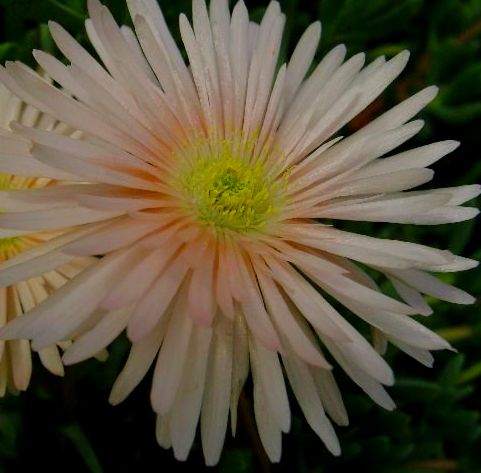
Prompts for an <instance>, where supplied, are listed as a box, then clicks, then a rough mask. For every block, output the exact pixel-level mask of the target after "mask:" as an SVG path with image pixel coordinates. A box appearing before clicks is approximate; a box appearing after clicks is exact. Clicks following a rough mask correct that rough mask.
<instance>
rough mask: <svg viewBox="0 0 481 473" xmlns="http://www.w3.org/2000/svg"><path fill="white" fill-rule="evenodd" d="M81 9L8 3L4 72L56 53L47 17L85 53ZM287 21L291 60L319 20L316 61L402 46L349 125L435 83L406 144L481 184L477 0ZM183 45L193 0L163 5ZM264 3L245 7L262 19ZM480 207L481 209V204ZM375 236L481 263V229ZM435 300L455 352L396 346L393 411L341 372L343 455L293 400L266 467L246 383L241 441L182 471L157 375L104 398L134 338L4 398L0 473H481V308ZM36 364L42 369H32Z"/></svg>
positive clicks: (375, 3)
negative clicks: (215, 458) (169, 440)
mask: <svg viewBox="0 0 481 473" xmlns="http://www.w3.org/2000/svg"><path fill="white" fill-rule="evenodd" d="M85 3H86V2H85V1H84V0H65V1H60V0H58V1H55V0H30V1H29V0H0V28H1V29H0V62H1V63H3V62H4V61H6V60H14V59H19V60H22V61H24V62H27V63H29V64H31V65H32V64H33V63H32V58H31V54H30V51H31V49H32V48H41V49H46V50H50V51H53V52H55V53H58V51H56V50H55V48H54V46H53V44H52V42H51V39H50V36H49V34H48V30H47V27H46V25H45V23H46V21H48V20H49V19H54V20H56V21H58V22H60V23H61V24H62V25H63V26H65V27H66V28H67V29H68V30H69V31H70V32H71V33H73V34H74V35H75V36H76V37H77V39H78V40H79V41H80V42H81V43H82V44H84V45H85V46H87V47H88V43H87V41H86V36H85V33H84V29H83V21H84V19H85V16H86V12H85V9H86V7H85ZM105 3H106V4H107V5H108V6H109V7H111V9H112V10H113V12H114V15H115V17H116V18H117V20H118V21H119V22H121V23H126V24H128V23H129V18H128V14H127V10H126V7H125V4H124V2H123V1H122V0H110V1H106V2H105ZM280 3H281V5H282V8H283V10H284V12H285V13H286V14H287V26H286V35H285V43H284V47H283V55H284V57H287V56H286V55H288V54H289V52H291V51H292V49H293V46H294V45H295V41H296V39H298V38H299V37H300V35H301V34H302V31H303V30H304V29H305V28H306V27H307V26H308V25H309V23H311V22H312V21H315V20H318V19H320V20H321V21H322V23H323V34H322V42H321V47H320V50H319V53H318V58H320V57H322V55H323V54H325V53H326V52H327V51H328V50H329V49H330V48H331V47H333V46H334V45H336V44H338V43H345V44H346V45H347V48H348V52H349V55H352V54H354V53H357V52H359V51H365V52H366V53H367V56H368V60H372V59H374V58H375V57H377V56H378V55H381V54H385V55H386V56H388V57H390V56H392V55H394V54H396V53H397V52H399V51H401V50H402V49H405V48H408V49H409V50H410V51H411V52H412V56H411V60H410V63H409V65H408V67H407V69H406V71H405V72H404V73H403V74H402V76H401V77H400V78H399V79H398V80H397V82H396V83H395V84H393V85H391V86H390V87H389V88H388V90H387V91H386V92H385V93H384V94H383V95H382V97H381V98H380V99H378V100H377V101H376V102H375V103H374V104H373V105H372V106H371V107H369V109H367V110H366V111H365V112H363V113H362V114H361V115H360V116H359V117H357V118H356V119H355V120H354V121H353V122H352V123H351V124H350V125H349V127H348V131H349V132H352V131H354V130H355V129H357V128H359V127H361V126H362V125H363V124H364V123H366V122H367V121H369V120H370V119H371V118H372V117H374V116H376V115H377V114H379V113H380V112H381V111H383V110H386V109H387V108H389V107H391V106H392V105H393V104H395V103H398V102H399V101H400V100H402V99H404V98H406V97H408V96H409V95H410V94H412V93H414V92H416V91H418V90H420V89H421V88H423V87H425V86H426V85H430V84H437V85H439V86H440V88H441V91H440V94H439V96H438V97H437V98H436V100H435V101H434V102H433V103H432V104H430V105H429V106H428V107H427V108H426V109H425V111H424V112H423V113H422V114H421V118H423V119H424V120H426V126H425V128H424V129H423V130H422V132H421V133H420V134H419V135H418V136H417V137H416V138H415V139H413V140H411V142H410V143H409V144H408V145H409V147H412V146H414V145H421V144H427V143H429V142H432V141H437V140H442V139H456V140H460V141H461V142H462V146H461V147H460V148H458V149H457V150H456V151H455V152H454V153H452V154H451V155H449V156H447V157H446V158H444V159H443V160H442V161H441V162H440V163H438V164H436V165H435V168H434V169H435V170H436V177H435V181H434V186H436V187H443V186H453V185H460V184H469V183H475V182H478V183H479V182H481V159H480V157H481V156H480V148H481V0H466V1H463V0H439V1H435V0H432V1H429V0H397V1H392V0H364V1H362V0H313V1H307V0H282V1H281V2H280ZM160 4H161V6H162V8H163V11H164V13H165V16H166V18H167V21H168V23H169V25H170V26H171V28H172V29H173V31H174V32H175V35H176V37H177V38H179V35H178V27H177V24H178V22H177V17H178V14H179V13H180V12H190V2H189V0H176V1H175V2H171V1H167V0H161V1H160ZM266 5H267V2H266V1H263V0H258V1H255V0H250V1H249V0H247V6H248V7H249V10H250V11H251V14H252V17H253V18H254V19H260V18H261V15H262V13H263V11H264V9H265V7H266ZM478 205H479V201H478ZM345 226H346V227H348V228H349V229H351V230H354V231H358V232H362V233H366V234H369V235H375V236H381V237H391V238H397V239H405V240H408V241H415V242H420V243H424V244H429V245H432V246H436V247H439V248H449V249H450V250H451V251H453V252H456V253H459V254H462V255H464V256H468V257H472V258H477V259H479V258H480V257H481V250H480V244H479V242H480V239H481V231H480V230H481V225H480V221H479V220H478V221H477V222H467V223H460V224H455V225H445V226H440V227H415V226H412V225H404V226H401V225H380V224H377V225H376V224H349V225H345ZM443 279H444V280H446V281H448V282H451V283H454V284H456V285H458V286H460V287H462V288H464V289H466V290H468V291H469V292H471V293H472V294H474V295H476V296H478V297H479V294H480V292H481V271H480V270H479V269H476V270H472V271H469V272H467V273H465V274H448V275H444V276H443ZM430 302H432V305H433V308H434V309H435V314H434V315H433V316H432V317H431V318H430V320H428V322H427V323H428V324H429V326H430V327H432V328H434V329H436V330H437V331H438V332H439V333H441V334H442V335H443V336H445V337H446V338H447V339H449V340H450V342H451V343H452V344H453V345H454V346H455V347H456V348H457V350H458V351H459V353H458V354H454V353H437V354H436V363H435V367H434V368H433V369H427V368H424V367H422V366H420V365H418V364H417V363H416V362H414V361H412V360H411V359H409V358H407V357H406V356H404V355H402V354H400V353H398V352H396V351H395V350H390V351H389V352H388V358H389V361H390V362H391V364H392V365H393V367H394V369H395V372H396V374H397V382H396V386H395V387H394V388H392V389H390V392H391V394H392V396H393V397H394V400H395V401H396V403H397V405H398V409H397V410H396V411H394V412H385V411H383V410H382V409H381V408H379V407H377V406H375V405H374V404H373V403H372V402H371V401H370V400H369V399H368V398H367V397H366V396H365V395H364V394H362V393H361V392H360V391H359V390H358V389H357V388H356V386H355V385H354V384H353V383H352V382H350V381H349V380H347V379H346V377H345V376H343V374H342V373H341V372H340V370H339V369H336V370H335V371H336V374H337V377H338V380H339V382H340V386H341V389H342V392H343V394H344V398H345V401H346V404H347V408H348V412H349V414H350V422H351V423H350V426H349V427H343V428H338V429H337V431H338V434H339V437H340V440H341V445H342V448H343V455H342V457H341V458H334V457H332V456H330V455H329V453H327V452H326V450H325V448H324V446H323V445H322V443H321V441H320V440H319V439H318V438H317V437H316V436H315V434H314V433H313V432H312V431H311V430H310V429H309V427H308V426H307V423H306V422H305V420H304V419H303V417H302V415H301V413H300V412H299V409H298V407H297V406H296V404H295V402H294V401H293V402H292V411H293V415H294V419H293V424H292V429H291V432H290V433H289V434H288V435H285V436H284V445H283V459H282V462H281V463H280V464H279V465H273V466H272V465H269V463H268V461H267V460H266V457H265V454H264V453H263V451H262V447H261V445H260V443H259V440H258V438H257V436H256V433H255V428H254V427H253V416H252V410H251V392H250V391H251V389H250V388H251V386H250V384H249V383H248V385H247V387H246V392H245V395H244V396H243V399H242V403H241V414H240V421H239V427H238V435H237V437H236V438H235V439H232V438H231V437H230V434H228V436H227V440H226V445H225V448H224V453H223V456H222V459H221V462H220V464H219V466H218V467H215V468H209V469H208V468H205V467H204V466H203V458H202V453H201V448H200V442H199V440H198V439H197V440H196V443H195V445H194V448H193V450H192V452H191V455H190V457H189V461H188V462H186V463H179V462H176V461H175V460H173V456H172V453H171V452H170V451H164V450H163V449H162V448H160V447H159V446H157V444H156V442H155V435H154V416H153V414H152V412H151V409H150V406H149V400H148V394H149V385H150V377H147V379H146V380H144V382H143V383H142V384H141V385H140V387H139V388H138V389H137V390H136V391H135V392H134V393H133V395H131V396H130V398H129V399H128V400H127V401H126V402H124V403H123V404H122V405H120V406H118V407H111V406H110V405H109V404H108V402H107V398H108V393H109V389H110V386H111V385H112V383H113V380H114V379H115V376H116V374H117V373H118V372H119V370H120V368H121V366H122V363H123V362H124V360H125V358H126V354H127V350H128V342H127V341H126V340H125V339H120V340H118V341H117V342H115V343H114V345H113V346H112V347H111V349H110V350H111V356H110V358H109V360H108V361H106V362H100V361H96V360H92V361H88V362H85V363H81V364H79V365H76V366H73V367H69V368H68V369H67V373H66V376H65V378H63V379H58V378H55V377H53V376H51V375H49V374H48V373H47V372H46V371H45V370H44V369H43V368H42V367H41V366H40V365H39V363H36V365H37V366H36V368H37V369H36V370H35V371H34V376H33V379H32V383H31V386H30V389H29V391H28V392H27V393H23V394H21V395H19V396H8V397H6V398H5V399H3V400H0V473H3V472H5V473H19V472H23V471H32V470H41V471H50V472H52V473H54V472H61V471H62V472H64V471H68V472H71V473H100V472H104V473H110V472H116V473H123V472H143V473H144V472H145V473H150V472H154V471H155V472H171V471H175V472H184V471H186V472H187V471H189V472H190V471H193V472H202V471H211V472H222V473H247V472H257V471H259V472H269V471H272V472H273V473H280V472H286V473H294V472H296V473H297V472H299V473H331V472H340V471H344V470H346V471H348V470H353V471H361V472H369V473H430V472H445V471H457V472H463V473H480V472H481V420H480V412H481V307H480V303H479V299H478V303H477V304H475V305H473V306H468V307H460V306H454V305H450V304H448V303H443V302H438V301H435V300H432V301H430ZM36 361H38V360H36Z"/></svg>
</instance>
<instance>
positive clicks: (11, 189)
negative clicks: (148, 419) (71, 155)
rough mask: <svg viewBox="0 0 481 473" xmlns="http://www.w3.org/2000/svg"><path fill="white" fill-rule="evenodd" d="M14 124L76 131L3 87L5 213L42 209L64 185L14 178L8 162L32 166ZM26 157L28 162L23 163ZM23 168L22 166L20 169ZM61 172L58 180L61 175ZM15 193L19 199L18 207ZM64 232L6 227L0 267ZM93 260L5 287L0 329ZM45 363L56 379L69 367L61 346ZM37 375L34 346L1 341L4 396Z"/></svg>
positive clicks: (0, 183)
mask: <svg viewBox="0 0 481 473" xmlns="http://www.w3.org/2000/svg"><path fill="white" fill-rule="evenodd" d="M12 121H13V122H15V123H18V124H23V125H27V126H31V127H35V128H40V129H43V130H50V131H51V132H52V133H61V134H67V135H70V136H74V135H75V133H74V131H73V130H71V129H70V128H69V127H67V126H65V125H64V124H61V123H59V122H57V121H56V120H55V119H53V118H51V117H49V116H47V115H45V114H43V113H40V112H39V111H38V110H36V109H35V108H33V107H31V106H30V105H27V104H25V103H24V102H22V101H21V100H20V99H18V98H17V97H15V96H14V95H12V94H11V93H10V92H9V91H8V90H7V89H6V88H5V87H4V86H3V85H1V84H0V137H1V140H2V147H1V151H0V160H2V161H4V165H2V171H4V172H2V173H0V189H1V196H0V209H1V212H2V213H3V212H5V211H6V210H15V211H22V210H25V209H26V208H28V209H32V208H39V209H41V208H42V202H41V199H42V196H44V195H48V194H49V193H50V191H51V190H52V189H53V188H54V187H55V186H57V185H59V184H60V181H58V180H54V179H49V178H44V177H41V176H38V177H37V176H33V175H25V174H24V173H22V172H21V171H20V172H19V173H18V175H16V174H15V175H14V174H10V172H11V169H10V165H9V162H13V161H14V160H18V161H19V164H20V165H22V164H23V163H24V162H26V163H29V159H31V157H30V156H29V144H28V142H26V141H25V140H24V139H21V138H20V137H18V136H15V135H14V134H13V133H12V132H11V130H10V126H9V125H10V123H11V122H12ZM24 159H26V160H27V161H24ZM16 169H18V170H19V168H16ZM61 175H62V173H61V172H59V173H58V175H57V176H54V177H57V178H58V177H62V176H61ZM25 191H28V192H30V191H32V192H34V194H35V195H36V196H37V197H38V199H39V200H37V201H36V204H34V205H32V204H31V203H28V204H25V203H23V202H22V200H21V197H20V196H21V195H23V194H24V193H25ZM11 195H16V196H19V197H20V198H19V199H18V200H17V201H16V202H15V203H13V202H12V200H11V199H10V198H9V197H10V196H11ZM58 234H59V232H43V231H41V232H31V231H25V230H17V229H15V228H9V229H6V228H2V229H1V230H0V263H1V264H2V266H3V267H9V265H10V262H11V259H12V258H15V260H16V261H22V258H23V255H22V254H23V252H34V253H35V252H38V247H39V245H42V244H47V245H48V243H47V242H48V240H49V239H51V238H52V237H54V236H57V235H58ZM89 263H90V261H89V260H88V259H87V258H81V259H77V260H74V261H72V262H71V263H68V264H66V265H60V266H59V265H56V266H59V267H58V268H57V269H55V267H54V268H46V271H47V272H45V273H44V274H38V275H37V274H36V275H35V276H34V277H31V278H30V277H28V275H27V279H25V280H22V281H18V282H15V283H13V284H12V285H9V286H7V287H1V288H0V306H1V311H0V326H4V325H5V324H6V323H8V322H9V321H12V320H15V319H16V318H17V317H20V316H22V315H23V313H24V312H26V311H28V310H30V309H32V308H34V307H35V306H36V305H37V304H40V303H41V302H43V301H44V300H45V299H46V298H47V297H48V296H49V294H51V293H52V292H54V291H55V290H56V289H58V288H59V287H62V286H63V285H64V284H65V283H66V282H67V280H68V279H70V278H72V277H74V276H75V275H77V274H78V273H79V272H80V271H81V270H82V269H83V268H84V267H85V266H86V265H88V264H89ZM58 344H59V346H62V347H63V348H65V347H66V346H68V343H67V342H62V341H60V340H59V341H58ZM39 356H40V361H41V362H42V364H43V365H44V366H45V368H47V369H48V370H49V371H51V372H52V373H54V374H56V375H60V376H61V375H63V372H64V368H63V364H62V362H61V359H60V354H59V351H58V348H57V346H56V345H55V344H52V345H50V346H47V347H45V348H43V349H42V350H40V351H39ZM31 373H32V359H31V353H30V342H29V341H28V340H11V341H7V342H2V343H1V345H0V396H3V395H4V394H5V392H6V390H7V389H9V390H10V391H12V392H18V391H24V390H25V389H27V387H28V385H29V382H30V376H31Z"/></svg>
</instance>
